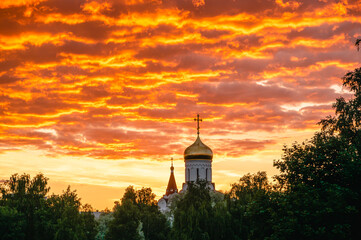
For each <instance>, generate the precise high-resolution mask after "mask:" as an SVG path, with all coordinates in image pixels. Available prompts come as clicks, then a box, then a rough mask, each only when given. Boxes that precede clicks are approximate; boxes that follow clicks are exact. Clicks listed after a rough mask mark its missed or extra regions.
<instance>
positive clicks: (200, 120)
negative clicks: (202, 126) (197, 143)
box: [194, 114, 202, 135]
mask: <svg viewBox="0 0 361 240" xmlns="http://www.w3.org/2000/svg"><path fill="white" fill-rule="evenodd" d="M194 121H197V134H198V135H199V122H202V119H201V118H199V114H197V118H195V119H194Z"/></svg>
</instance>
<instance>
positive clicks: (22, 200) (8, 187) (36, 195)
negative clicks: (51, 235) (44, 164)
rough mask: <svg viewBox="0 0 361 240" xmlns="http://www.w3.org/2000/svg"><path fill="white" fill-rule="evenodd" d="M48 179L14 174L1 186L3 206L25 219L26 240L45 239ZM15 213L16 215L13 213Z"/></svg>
mask: <svg viewBox="0 0 361 240" xmlns="http://www.w3.org/2000/svg"><path fill="white" fill-rule="evenodd" d="M47 182H48V178H46V177H44V176H43V175H42V174H38V175H36V176H35V177H34V178H33V179H31V178H30V175H28V174H23V175H18V174H14V175H12V176H11V177H10V179H9V180H8V181H6V182H5V183H3V184H2V185H1V186H0V192H1V200H0V205H1V206H7V207H8V210H9V209H13V210H16V212H17V214H21V215H22V216H23V219H24V229H23V231H24V235H25V239H43V237H44V236H43V234H42V233H43V232H44V231H45V229H44V221H43V220H44V218H43V215H42V214H43V213H44V209H45V208H46V198H45V196H46V194H47V193H48V192H49V189H50V188H49V187H47ZM13 213H15V212H14V211H13Z"/></svg>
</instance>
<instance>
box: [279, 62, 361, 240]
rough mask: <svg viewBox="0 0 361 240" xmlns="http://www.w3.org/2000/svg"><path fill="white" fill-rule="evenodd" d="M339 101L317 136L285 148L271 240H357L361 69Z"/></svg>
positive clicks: (360, 180)
mask: <svg viewBox="0 0 361 240" xmlns="http://www.w3.org/2000/svg"><path fill="white" fill-rule="evenodd" d="M343 85H344V87H347V88H349V90H350V91H351V92H353V94H354V95H353V97H352V98H351V99H349V100H345V99H344V98H342V97H340V98H338V99H337V100H336V103H335V104H334V108H335V116H329V117H327V118H325V119H323V120H321V121H320V124H321V126H322V129H321V132H319V133H316V134H315V135H314V137H313V138H312V139H311V140H309V141H306V142H304V143H302V144H297V143H295V144H293V145H292V146H291V147H285V148H284V153H283V156H282V159H281V160H278V161H275V163H274V165H275V166H276V167H277V168H278V169H279V170H280V172H281V174H279V175H278V176H277V177H276V179H277V180H278V182H279V183H280V184H281V185H282V186H284V189H285V192H284V194H282V197H281V198H280V201H279V202H278V203H279V206H278V210H279V211H278V213H277V214H276V215H277V217H278V219H280V221H279V222H278V224H275V225H274V230H275V236H274V239H290V238H292V239H358V235H359V234H358V233H359V230H358V222H360V221H361V189H360V184H361V156H360V153H361V129H360V127H361V91H360V90H361V69H360V68H358V69H355V71H353V72H349V73H347V74H346V75H345V76H344V77H343Z"/></svg>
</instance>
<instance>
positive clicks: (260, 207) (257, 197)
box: [226, 172, 273, 239]
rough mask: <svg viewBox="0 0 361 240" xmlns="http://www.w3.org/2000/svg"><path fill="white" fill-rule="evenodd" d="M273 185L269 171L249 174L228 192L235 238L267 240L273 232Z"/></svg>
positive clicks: (227, 196) (228, 203)
mask: <svg viewBox="0 0 361 240" xmlns="http://www.w3.org/2000/svg"><path fill="white" fill-rule="evenodd" d="M272 194H273V192H272V186H271V184H270V183H269V182H268V178H267V175H266V172H258V173H256V174H252V175H251V174H246V175H244V176H243V177H241V178H240V179H239V182H238V183H234V184H232V188H231V190H230V191H229V192H228V193H227V194H226V199H227V206H228V209H229V212H230V214H231V216H232V224H231V226H233V228H232V232H233V237H232V238H233V239H265V238H266V237H268V236H270V235H271V234H272V228H271V226H272V197H271V196H272Z"/></svg>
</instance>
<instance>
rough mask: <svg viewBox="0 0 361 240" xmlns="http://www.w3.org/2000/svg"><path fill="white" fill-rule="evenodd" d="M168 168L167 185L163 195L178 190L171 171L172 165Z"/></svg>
mask: <svg viewBox="0 0 361 240" xmlns="http://www.w3.org/2000/svg"><path fill="white" fill-rule="evenodd" d="M170 170H171V171H170V177H169V182H168V187H167V190H166V192H165V195H167V196H168V195H170V194H172V193H177V192H178V188H177V183H176V182H175V178H174V173H173V170H174V167H173V166H172V167H171V168H170Z"/></svg>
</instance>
